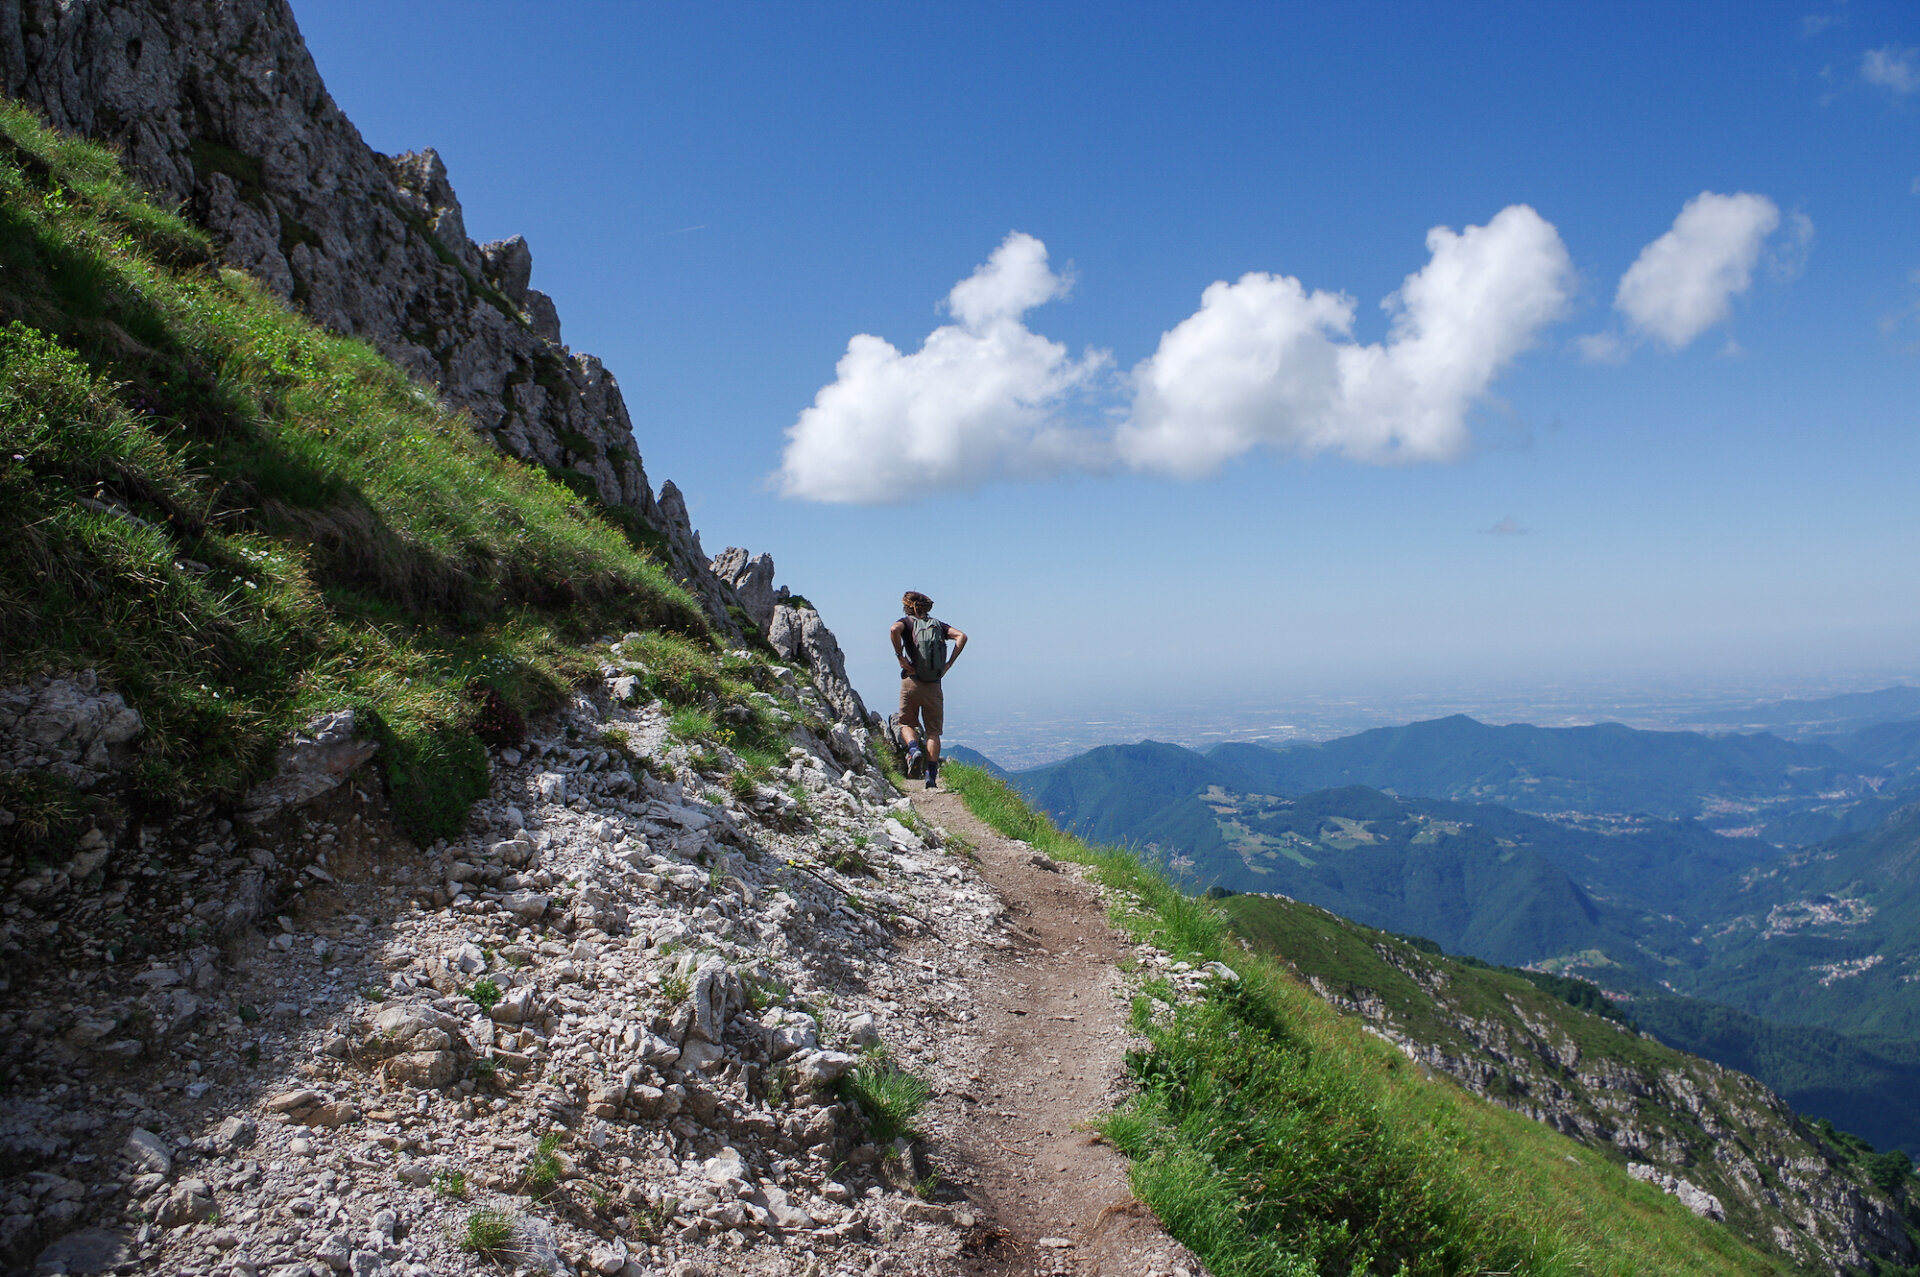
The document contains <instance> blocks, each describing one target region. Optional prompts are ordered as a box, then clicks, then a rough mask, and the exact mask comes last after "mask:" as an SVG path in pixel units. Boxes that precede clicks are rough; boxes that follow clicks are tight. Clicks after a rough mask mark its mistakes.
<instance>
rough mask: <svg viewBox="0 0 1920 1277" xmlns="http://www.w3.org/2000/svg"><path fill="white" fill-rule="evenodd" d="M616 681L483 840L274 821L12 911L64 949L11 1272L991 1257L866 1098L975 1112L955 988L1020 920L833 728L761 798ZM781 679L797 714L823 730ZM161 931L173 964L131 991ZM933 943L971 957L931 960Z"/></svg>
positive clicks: (27, 1041)
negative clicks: (953, 1034)
mask: <svg viewBox="0 0 1920 1277" xmlns="http://www.w3.org/2000/svg"><path fill="white" fill-rule="evenodd" d="M606 659H607V661H608V665H607V668H606V674H607V676H608V678H607V684H606V687H605V688H604V689H600V690H597V691H596V692H595V693H594V694H592V695H587V694H582V695H580V696H578V697H576V698H575V700H574V701H573V703H572V704H571V705H570V706H569V707H568V708H567V709H566V710H564V711H563V712H561V713H560V714H558V715H557V716H555V717H554V718H553V719H552V720H551V721H548V722H546V723H543V724H540V725H539V727H538V729H537V731H536V733H535V734H534V735H533V736H532V737H531V738H530V739H529V740H527V741H526V742H525V743H524V745H523V746H521V747H519V748H513V747H509V748H504V749H501V750H498V751H496V753H495V754H494V756H493V782H492V787H491V794H490V796H489V798H488V799H486V800H485V801H483V802H482V803H480V804H479V805H477V806H476V808H475V811H474V814H473V817H472V820H471V823H470V825H469V827H468V831H467V833H466V835H465V836H463V837H462V838H460V839H457V840H455V841H453V842H452V843H445V844H441V845H437V846H434V847H432V848H427V849H424V851H423V852H422V851H416V850H415V849H414V848H412V847H411V846H410V845H408V844H407V842H406V840H405V839H404V838H401V837H399V836H398V835H397V834H396V833H395V832H394V830H393V829H392V828H391V826H390V825H389V824H388V823H387V822H386V820H385V819H384V816H383V803H382V801H381V799H380V797H379V795H378V792H377V790H375V789H374V788H373V787H372V786H371V785H369V784H366V783H365V779H364V777H361V778H356V779H350V781H349V783H347V784H345V785H342V786H339V787H337V788H336V789H335V790H333V791H332V792H331V793H330V794H328V795H327V796H325V797H324V798H323V799H322V800H321V801H320V802H318V803H315V804H313V805H310V806H307V807H304V808H297V809H294V810H292V811H291V812H289V813H287V814H285V815H282V816H280V817H278V818H277V819H276V820H274V821H272V822H270V823H269V824H268V825H267V826H266V827H264V828H251V827H248V826H245V825H241V826H235V825H234V824H232V823H230V822H227V821H224V820H221V821H217V822H213V823H210V824H207V825H204V826H198V827H191V826H183V827H177V828H174V829H171V830H169V831H167V832H166V834H165V835H164V837H165V839H166V844H167V845H161V844H160V839H158V838H155V837H152V836H148V837H145V838H142V839H141V840H140V841H139V842H137V843H136V844H134V845H129V846H114V847H107V846H105V845H104V839H94V840H93V841H94V842H99V843H102V844H103V845H102V846H101V847H98V848H95V847H92V846H85V845H83V848H82V849H81V850H80V851H79V852H77V854H76V857H75V861H74V863H72V864H69V865H67V866H65V867H64V870H63V871H60V872H51V873H48V874H46V875H45V876H44V877H43V878H42V879H40V880H38V889H37V890H36V891H35V892H33V893H31V894H30V895H26V896H22V895H20V894H18V893H16V895H15V896H14V897H13V898H12V899H10V900H9V901H7V903H6V905H5V909H6V913H7V915H8V923H9V927H10V929H12V928H22V927H25V928H31V929H32V930H33V931H34V932H35V933H37V934H38V935H39V936H41V937H43V938H44V940H45V942H46V943H44V944H42V945H41V946H39V947H38V948H37V950H36V951H32V952H25V951H20V950H16V951H15V953H14V954H13V956H12V957H11V958H10V960H9V964H8V972H7V976H6V978H5V993H6V1007H7V1009H6V1010H5V1011H4V1012H0V1053H4V1064H3V1065H0V1071H4V1074H5V1075H6V1076H7V1077H8V1078H9V1085H10V1090H9V1094H8V1103H7V1105H6V1107H5V1118H4V1122H3V1123H0V1148H3V1149H4V1153H5V1164H6V1167H7V1170H6V1173H5V1177H4V1179H3V1180H0V1256H4V1259H5V1262H6V1263H7V1265H8V1267H9V1268H10V1269H11V1268H13V1267H14V1266H19V1265H26V1264H30V1263H32V1262H33V1260H34V1258H35V1257H36V1256H38V1258H39V1262H40V1265H41V1270H42V1271H72V1272H83V1271H86V1272H94V1271H107V1270H108V1269H110V1268H113V1267H114V1266H116V1265H120V1266H126V1265H137V1266H138V1268H139V1270H140V1271H148V1272H176V1273H189V1272H213V1271H219V1272H227V1273H236V1274H251V1273H256V1272H268V1273H275V1274H281V1275H283V1277H291V1275H292V1274H295V1273H308V1272H321V1273H325V1272H331V1271H342V1272H345V1271H351V1272H353V1273H355V1274H360V1275H362V1277H364V1275H365V1274H368V1273H375V1272H411V1273H427V1272H435V1273H438V1272H448V1271H465V1270H468V1269H472V1270H475V1271H479V1270H484V1269H486V1268H487V1267H489V1260H488V1258H487V1255H486V1254H484V1253H481V1249H463V1246H475V1245H476V1244H477V1243H487V1247H488V1248H490V1249H491V1250H492V1251H494V1252H496V1253H497V1254H498V1255H499V1256H502V1257H504V1258H507V1259H509V1260H511V1261H512V1262H514V1263H516V1264H517V1265H520V1266H535V1267H549V1268H558V1267H560V1266H561V1265H562V1264H563V1263H564V1264H565V1265H566V1266H567V1268H568V1269H569V1270H572V1269H574V1268H575V1267H576V1266H578V1265H587V1266H590V1267H591V1268H593V1269H594V1270H596V1271H599V1272H604V1273H618V1272H622V1271H626V1272H628V1273H638V1272H643V1271H644V1272H652V1271H663V1270H664V1269H665V1268H666V1267H668V1266H670V1265H677V1267H674V1271H676V1272H680V1273H692V1272H696V1271H701V1270H702V1266H703V1265H704V1264H706V1263H708V1262H710V1261H713V1260H716V1259H718V1258H719V1257H722V1256H725V1257H726V1258H725V1260H724V1265H725V1267H727V1268H729V1269H731V1270H734V1271H749V1272H765V1273H789V1272H800V1271H826V1270H836V1271H846V1270H848V1269H849V1268H850V1267H857V1268H866V1267H868V1266H869V1263H870V1261H871V1260H872V1258H873V1257H874V1256H875V1255H877V1254H879V1253H881V1251H882V1249H884V1253H886V1254H887V1255H889V1256H892V1257H893V1258H894V1259H896V1260H898V1259H902V1258H906V1259H910V1260H914V1262H916V1263H917V1262H918V1260H915V1259H914V1257H919V1258H920V1259H925V1260H927V1261H928V1262H932V1261H934V1260H935V1259H937V1258H938V1257H940V1256H952V1255H955V1254H957V1253H958V1251H959V1250H960V1248H961V1247H962V1246H964V1245H965V1244H966V1242H967V1238H968V1236H969V1229H970V1228H971V1226H972V1225H973V1223H974V1220H973V1217H972V1216H971V1214H970V1213H969V1212H968V1210H967V1209H966V1207H965V1206H964V1203H963V1204H962V1205H961V1207H960V1208H959V1209H958V1210H953V1209H950V1208H949V1207H948V1206H947V1205H943V1204H939V1203H937V1202H934V1201H929V1200H925V1199H924V1198H923V1197H922V1196H919V1195H916V1194H915V1192H914V1191H913V1190H914V1187H915V1185H916V1184H921V1185H922V1186H923V1191H927V1192H928V1193H929V1195H931V1194H930V1190H929V1189H926V1188H925V1184H924V1181H925V1177H926V1176H927V1174H928V1173H929V1171H928V1168H927V1167H925V1166H921V1165H915V1164H914V1157H915V1153H914V1152H913V1150H912V1149H911V1148H910V1146H909V1144H908V1142H907V1141H906V1140H904V1139H901V1140H899V1141H898V1143H897V1145H896V1144H893V1143H881V1144H876V1143H874V1142H872V1141H871V1139H870V1138H869V1136H868V1134H867V1131H868V1126H869V1124H868V1123H867V1122H866V1121H865V1120H863V1118H862V1115H861V1114H862V1110H861V1108H860V1106H859V1104H858V1103H857V1102H853V1101H849V1100H847V1099H843V1098H841V1093H840V1092H838V1091H837V1090H836V1088H835V1084H836V1083H841V1082H842V1080H843V1079H845V1078H846V1077H847V1076H848V1075H849V1074H850V1073H851V1072H852V1071H853V1070H854V1069H855V1068H856V1065H857V1063H858V1061H857V1059H856V1054H857V1053H859V1052H862V1051H871V1050H872V1049H874V1048H876V1047H884V1048H885V1049H886V1051H887V1052H888V1058H889V1060H890V1061H891V1062H892V1063H895V1064H898V1065H900V1066H902V1067H907V1068H912V1069H915V1070H917V1071H918V1072H919V1073H921V1074H922V1075H923V1076H925V1077H927V1078H928V1079H929V1080H932V1081H934V1082H935V1083H940V1082H943V1081H947V1080H948V1079H946V1078H944V1077H943V1076H942V1073H941V1070H940V1061H939V1059H938V1056H939V1049H938V1043H939V1042H940V1040H941V1038H942V1036H943V1033H944V1031H945V1029H944V1026H948V1025H951V1024H953V1023H955V1022H959V1023H964V1022H965V1021H967V1020H968V1019H969V1018H970V1017H971V1016H972V1015H973V1014H974V1013H973V1011H972V1010H971V1009H970V1008H969V1006H968V1005H967V1002H966V999H964V998H962V997H961V996H960V992H959V991H960V985H959V983H958V982H957V980H956V978H955V969H956V964H964V963H965V962H966V961H968V960H969V959H968V958H967V956H966V955H969V954H978V953H981V952H984V951H985V950H986V949H988V948H991V947H993V946H996V945H998V946H1001V947H1004V946H1006V945H1007V943H1008V941H1007V939H1006V938H1005V937H1004V935H1002V934H1001V931H1000V924H1001V922H1002V918H1001V906H1000V905H999V903H998V902H997V901H996V900H995V899H994V897H993V896H992V894H991V893H990V892H987V891H984V890H983V889H982V887H981V885H980V882H979V880H978V877H977V875H976V873H975V871H974V869H973V868H972V866H971V865H970V864H969V862H968V861H967V860H966V859H965V858H964V857H963V856H958V855H955V854H952V849H950V848H947V847H944V846H943V845H942V839H941V837H940V836H939V835H938V834H936V833H934V832H933V831H931V830H930V829H928V828H927V827H926V826H925V825H924V824H921V823H920V822H919V821H918V820H917V819H916V818H915V817H914V816H913V815H912V813H911V809H910V808H909V807H908V806H907V804H906V801H905V800H904V799H902V798H900V797H899V796H898V794H897V793H896V792H895V791H894V790H893V789H892V787H891V786H890V785H888V784H887V783H886V781H885V779H884V777H882V776H881V775H880V774H879V773H878V772H877V771H875V770H874V769H873V767H872V765H871V764H870V763H868V762H867V761H866V760H865V757H864V751H863V749H862V742H860V741H858V740H856V739H855V738H854V736H853V735H851V734H850V733H849V732H848V731H847V730H846V729H845V728H844V727H839V728H837V729H836V730H834V731H833V732H831V733H828V734H826V735H824V736H820V735H814V734H813V733H811V732H810V731H808V730H807V729H806V728H804V727H801V728H799V729H798V730H797V732H796V736H795V739H796V740H797V741H799V742H802V743H800V744H796V745H795V746H794V747H793V749H792V750H791V752H790V755H789V758H788V760H787V761H786V763H785V764H784V765H783V766H782V767H781V768H779V769H777V770H776V771H774V772H773V773H771V774H770V775H769V776H768V777H767V778H766V780H765V781H764V782H763V783H759V784H754V783H751V782H749V781H748V780H747V778H746V773H745V772H744V771H743V770H742V769H741V764H740V761H739V760H738V759H736V758H734V757H733V756H732V755H731V754H730V753H729V751H727V750H726V749H725V747H724V746H720V745H717V744H715V743H712V742H707V741H682V740H677V739H674V738H673V737H671V736H670V735H669V733H668V728H667V721H668V716H667V713H666V710H665V707H663V706H661V705H659V704H657V703H656V704H652V705H648V706H642V707H634V706H630V705H627V704H623V703H622V698H623V697H626V696H630V695H631V692H632V687H633V680H634V678H635V677H636V676H637V675H639V674H643V673H644V671H642V670H637V669H636V668H635V667H634V665H633V663H631V662H629V661H626V660H625V659H623V658H622V656H621V649H620V648H619V647H617V646H616V647H615V648H612V649H610V650H609V651H608V652H607V653H606ZM771 673H772V676H773V678H775V679H776V680H778V681H777V682H776V683H775V684H774V690H773V691H772V692H769V693H766V694H765V695H766V696H767V697H768V699H769V700H770V701H773V702H775V703H778V704H780V705H783V706H785V707H786V708H785V709H784V710H783V711H782V712H788V713H791V714H793V715H794V716H795V717H796V718H799V717H801V716H812V717H813V718H814V720H815V721H820V720H821V719H823V718H824V717H825V716H826V714H827V710H828V707H827V706H826V704H825V703H824V702H823V701H822V700H821V699H820V698H819V697H818V695H817V693H814V692H813V691H812V689H810V688H802V687H801V686H800V685H799V684H798V683H797V682H795V681H794V679H793V676H792V674H791V672H789V671H787V670H785V669H784V668H774V669H773V670H772V671H771ZM169 856H177V857H178V858H179V860H180V861H181V862H182V863H184V864H190V865H191V866H192V867H191V868H183V869H175V870H172V871H170V872H162V871H161V870H160V869H158V868H156V866H158V865H161V864H163V863H164V862H165V860H166V859H167V858H168V857H169ZM136 935H137V936H144V937H152V938H153V943H152V948H153V950H154V954H155V956H154V957H153V958H151V959H150V960H146V961H140V962H125V963H121V964H119V965H114V964H112V962H111V961H110V959H111V957H112V955H113V954H115V953H116V952H119V951H121V950H122V947H123V946H124V945H125V944H126V942H127V940H128V938H129V937H130V936H136ZM915 936H926V937H928V938H929V939H930V941H931V943H930V944H929V945H928V946H927V952H929V953H931V954H936V955H943V956H941V957H939V959H938V961H932V962H925V963H921V964H917V965H913V966H903V965H901V964H900V963H899V962H898V960H897V959H896V958H895V957H894V956H893V955H892V954H891V953H890V952H889V951H890V950H891V949H892V948H893V947H894V946H895V945H896V943H904V942H907V941H908V940H909V939H910V938H912V937H915ZM169 941H170V942H169ZM223 946H224V948H223ZM868 1067H869V1068H877V1067H879V1066H874V1065H869V1066H868ZM489 1212H490V1213H489ZM489 1228H498V1229H500V1230H501V1235H500V1236H497V1237H490V1236H489V1235H488V1233H487V1231H486V1230H487V1229H489ZM316 1260H317V1261H318V1262H319V1264H320V1267H319V1268H317V1269H316V1268H315V1266H314V1264H315V1261H316Z"/></svg>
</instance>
